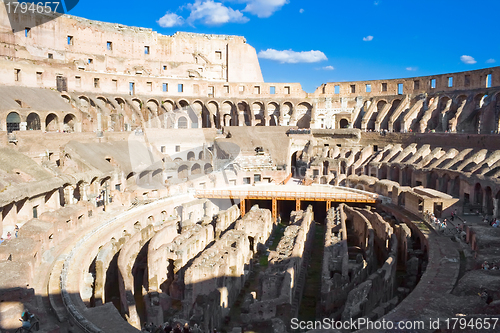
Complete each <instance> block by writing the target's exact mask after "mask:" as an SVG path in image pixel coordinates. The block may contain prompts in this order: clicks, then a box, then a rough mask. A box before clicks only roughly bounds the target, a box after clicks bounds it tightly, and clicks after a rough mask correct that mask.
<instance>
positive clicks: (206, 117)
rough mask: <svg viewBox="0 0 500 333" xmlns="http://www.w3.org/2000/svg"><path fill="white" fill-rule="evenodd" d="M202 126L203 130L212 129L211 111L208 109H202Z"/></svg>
mask: <svg viewBox="0 0 500 333" xmlns="http://www.w3.org/2000/svg"><path fill="white" fill-rule="evenodd" d="M201 126H202V127H203V128H211V127H212V120H211V117H210V111H208V109H207V108H206V107H202V109H201Z"/></svg>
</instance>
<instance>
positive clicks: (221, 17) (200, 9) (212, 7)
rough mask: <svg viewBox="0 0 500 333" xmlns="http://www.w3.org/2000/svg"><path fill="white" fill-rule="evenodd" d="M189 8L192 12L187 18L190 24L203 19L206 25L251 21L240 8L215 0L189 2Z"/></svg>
mask: <svg viewBox="0 0 500 333" xmlns="http://www.w3.org/2000/svg"><path fill="white" fill-rule="evenodd" d="M187 8H188V9H189V10H191V14H190V15H189V17H188V18H187V21H188V22H189V23H190V24H193V23H194V22H196V21H201V22H202V23H203V24H206V25H221V24H224V23H229V22H235V23H246V22H248V21H249V19H248V18H247V17H245V16H244V15H243V13H242V12H240V11H239V10H234V9H232V8H229V7H226V6H224V5H223V4H222V3H219V2H214V1H213V0H205V1H203V2H202V1H201V0H196V1H195V3H193V4H188V5H187Z"/></svg>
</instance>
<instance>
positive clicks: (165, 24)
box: [156, 12, 184, 28]
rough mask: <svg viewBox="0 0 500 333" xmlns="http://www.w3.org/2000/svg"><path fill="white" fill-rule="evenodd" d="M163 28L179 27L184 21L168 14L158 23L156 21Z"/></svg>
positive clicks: (175, 15)
mask: <svg viewBox="0 0 500 333" xmlns="http://www.w3.org/2000/svg"><path fill="white" fill-rule="evenodd" d="M156 23H158V24H159V25H160V27H162V28H171V27H175V26H177V25H183V24H184V19H183V18H182V17H181V16H179V15H177V14H175V13H170V12H167V13H166V14H165V15H164V16H163V17H161V18H160V19H159V20H158V21H156Z"/></svg>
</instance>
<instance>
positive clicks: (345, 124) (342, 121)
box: [339, 118, 349, 128]
mask: <svg viewBox="0 0 500 333" xmlns="http://www.w3.org/2000/svg"><path fill="white" fill-rule="evenodd" d="M339 127H340V128H349V120H347V119H345V118H342V119H340V121H339Z"/></svg>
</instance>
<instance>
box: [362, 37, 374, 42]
mask: <svg viewBox="0 0 500 333" xmlns="http://www.w3.org/2000/svg"><path fill="white" fill-rule="evenodd" d="M372 40H373V36H366V37H363V41H365V42H370V41H372Z"/></svg>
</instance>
